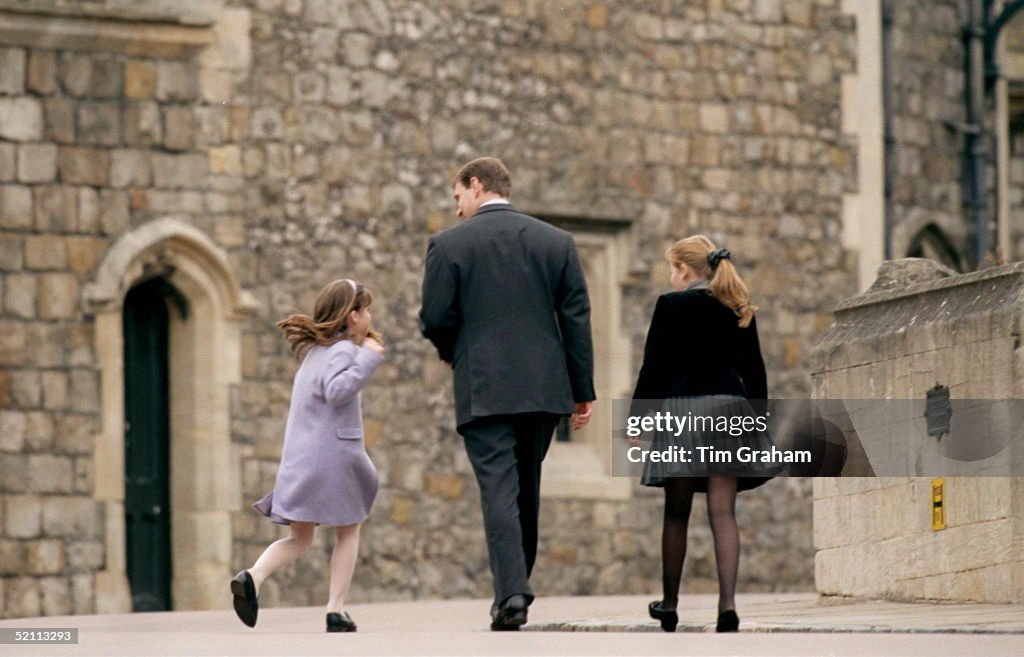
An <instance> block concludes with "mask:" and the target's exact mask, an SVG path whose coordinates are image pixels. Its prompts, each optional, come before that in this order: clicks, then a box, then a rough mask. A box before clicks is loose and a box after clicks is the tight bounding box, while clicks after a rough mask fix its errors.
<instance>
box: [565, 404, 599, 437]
mask: <svg viewBox="0 0 1024 657" xmlns="http://www.w3.org/2000/svg"><path fill="white" fill-rule="evenodd" d="M593 411H594V402H592V401H588V402H579V403H577V404H576V412H575V413H573V414H572V415H571V416H570V417H569V424H570V425H572V430H573V431H579V430H580V429H582V428H583V427H585V426H587V422H590V414H591V413H592V412H593Z"/></svg>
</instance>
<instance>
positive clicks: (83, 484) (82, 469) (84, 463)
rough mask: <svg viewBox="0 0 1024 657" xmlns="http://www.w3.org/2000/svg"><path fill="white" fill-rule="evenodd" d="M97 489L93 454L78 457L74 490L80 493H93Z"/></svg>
mask: <svg viewBox="0 0 1024 657" xmlns="http://www.w3.org/2000/svg"><path fill="white" fill-rule="evenodd" d="M95 490H96V483H95V479H94V477H93V461H92V456H91V455H90V456H84V457H79V458H76V459H75V485H74V492H75V493H77V494H79V495H92V494H93V493H94V491H95Z"/></svg>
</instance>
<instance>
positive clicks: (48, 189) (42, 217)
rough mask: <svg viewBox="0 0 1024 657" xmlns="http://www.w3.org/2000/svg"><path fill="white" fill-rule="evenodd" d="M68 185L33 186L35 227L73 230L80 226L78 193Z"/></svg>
mask: <svg viewBox="0 0 1024 657" xmlns="http://www.w3.org/2000/svg"><path fill="white" fill-rule="evenodd" d="M77 191H78V190H77V189H76V188H74V187H69V186H67V185H46V186H37V187H33V195H34V197H35V228H36V230H39V231H49V232H60V233H67V232H72V231H74V230H76V229H77V227H78V193H77Z"/></svg>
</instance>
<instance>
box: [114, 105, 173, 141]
mask: <svg viewBox="0 0 1024 657" xmlns="http://www.w3.org/2000/svg"><path fill="white" fill-rule="evenodd" d="M123 120H124V126H123V131H122V132H123V136H124V143H125V144H128V145H129V146H152V145H153V144H157V143H160V142H161V141H162V139H163V127H162V123H161V121H160V107H159V105H157V104H156V103H153V102H138V103H130V104H128V105H127V106H126V107H125V109H124V116H123Z"/></svg>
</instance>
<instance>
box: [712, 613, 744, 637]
mask: <svg viewBox="0 0 1024 657" xmlns="http://www.w3.org/2000/svg"><path fill="white" fill-rule="evenodd" d="M715 631H716V632H739V631H740V617H739V616H737V615H736V611H735V610H733V609H726V610H725V611H723V612H722V613H720V614H718V623H717V624H716V625H715Z"/></svg>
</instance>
